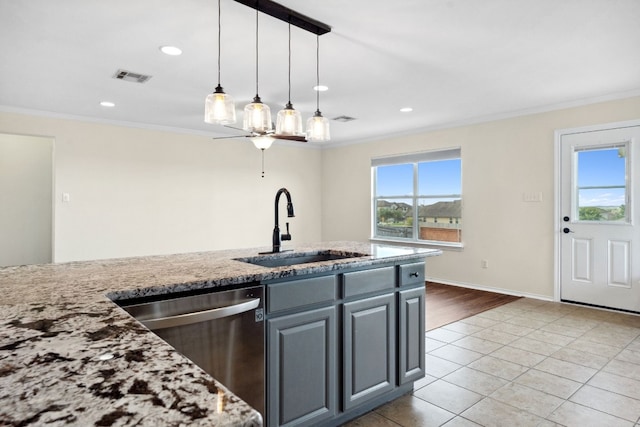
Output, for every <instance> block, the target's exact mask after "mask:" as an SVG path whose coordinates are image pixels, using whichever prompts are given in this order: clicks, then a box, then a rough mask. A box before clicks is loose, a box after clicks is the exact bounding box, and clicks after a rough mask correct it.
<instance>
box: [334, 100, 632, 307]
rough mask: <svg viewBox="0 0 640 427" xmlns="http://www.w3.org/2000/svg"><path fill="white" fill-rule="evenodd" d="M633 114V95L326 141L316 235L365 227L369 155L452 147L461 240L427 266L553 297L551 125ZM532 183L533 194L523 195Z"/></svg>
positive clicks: (349, 233)
mask: <svg viewBox="0 0 640 427" xmlns="http://www.w3.org/2000/svg"><path fill="white" fill-rule="evenodd" d="M634 119H640V98H638V97H635V98H628V99H623V100H618V101H612V102H605V103H599V104H593V105H589V106H585V107H578V108H571V109H566V110H558V111H553V112H547V113H541V114H534V115H528V116H521V117H516V118H511V119H505V120H499V121H493V122H487V123H482V124H476V125H470V126H461V127H456V128H451V129H445V130H439V131H433V132H426V133H422V134H418V135H412V136H403V137H398V138H392V139H388V140H382V141H376V142H368V143H363V144H357V145H349V146H344V147H336V148H331V149H326V150H324V151H323V153H322V177H323V204H322V212H323V215H322V230H323V238H324V239H325V240H335V239H352V240H363V239H367V238H368V237H369V236H370V228H371V219H370V218H371V214H370V213H371V171H370V165H371V164H370V161H371V158H372V157H379V156H387V155H394V154H401V153H411V152H419V151H425V150H433V149H439V148H450V147H461V148H462V175H463V176H462V191H463V200H464V201H463V224H464V225H463V232H462V235H463V241H464V249H462V250H448V251H446V252H445V254H444V255H443V256H441V257H437V258H430V259H429V261H428V263H427V273H428V275H429V276H431V277H432V278H433V279H434V280H439V281H442V282H445V283H453V284H462V285H468V286H475V287H486V288H493V289H502V290H506V291H508V292H511V293H515V294H525V295H530V296H538V297H546V298H553V291H554V236H555V234H554V190H555V188H554V131H555V130H557V129H566V128H573V127H579V126H587V125H595V124H602V123H610V122H618V121H625V120H634ZM533 192H542V194H543V200H542V202H539V203H538V202H524V201H523V194H524V193H533ZM483 259H484V260H487V261H488V263H489V268H487V269H483V268H481V260H483Z"/></svg>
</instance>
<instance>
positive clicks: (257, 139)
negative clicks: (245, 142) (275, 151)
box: [250, 136, 273, 150]
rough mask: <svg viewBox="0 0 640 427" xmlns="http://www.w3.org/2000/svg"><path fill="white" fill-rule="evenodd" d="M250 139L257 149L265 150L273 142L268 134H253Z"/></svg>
mask: <svg viewBox="0 0 640 427" xmlns="http://www.w3.org/2000/svg"><path fill="white" fill-rule="evenodd" d="M250 139H251V142H253V145H255V146H256V148H257V149H258V150H266V149H267V148H269V147H271V144H273V138H272V137H270V136H254V137H253V138H250Z"/></svg>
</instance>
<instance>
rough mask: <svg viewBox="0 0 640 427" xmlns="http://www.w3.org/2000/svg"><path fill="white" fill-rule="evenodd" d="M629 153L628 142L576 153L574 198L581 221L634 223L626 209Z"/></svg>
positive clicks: (586, 149) (578, 150) (580, 150)
mask: <svg viewBox="0 0 640 427" xmlns="http://www.w3.org/2000/svg"><path fill="white" fill-rule="evenodd" d="M628 150H629V147H628V143H622V144H617V145H614V146H611V147H597V148H590V147H586V148H581V149H576V150H575V156H576V157H575V164H576V165H577V168H576V175H577V180H576V181H577V187H576V188H575V189H574V198H575V199H576V200H577V203H576V204H575V205H576V207H577V210H578V212H577V214H578V215H577V217H578V218H579V220H580V221H602V222H622V223H627V224H628V223H630V222H631V218H630V215H629V212H628V211H627V209H626V205H627V197H628V191H627V190H628V187H629V182H628V181H629V179H630V178H629V173H628V170H629V165H628V163H627V162H628V158H627V152H628ZM575 216H576V215H574V217H575Z"/></svg>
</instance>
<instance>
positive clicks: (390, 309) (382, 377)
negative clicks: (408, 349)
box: [342, 293, 396, 411]
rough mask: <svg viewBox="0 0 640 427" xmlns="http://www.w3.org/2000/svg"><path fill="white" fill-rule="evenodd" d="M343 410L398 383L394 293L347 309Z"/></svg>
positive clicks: (345, 320) (345, 319)
mask: <svg viewBox="0 0 640 427" xmlns="http://www.w3.org/2000/svg"><path fill="white" fill-rule="evenodd" d="M343 316H344V330H343V340H344V342H343V349H344V367H343V369H344V379H343V402H342V403H343V409H344V410H345V411H346V410H349V409H351V408H353V407H355V406H357V405H359V404H361V403H363V402H366V401H367V400H369V399H372V398H374V397H376V396H379V395H381V394H384V393H386V392H388V391H390V390H392V389H393V388H394V386H395V382H396V344H395V343H396V335H395V329H396V322H395V295H394V294H393V293H390V294H385V295H381V296H377V297H372V298H367V299H363V300H359V301H354V302H349V303H345V304H344V305H343Z"/></svg>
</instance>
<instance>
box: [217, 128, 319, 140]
mask: <svg viewBox="0 0 640 427" xmlns="http://www.w3.org/2000/svg"><path fill="white" fill-rule="evenodd" d="M224 127H226V128H229V129H235V130H239V131H241V132H245V134H244V135H230V136H217V137H214V138H213V139H227V138H259V137H264V136H270V137H271V138H273V139H283V140H286V141H297V142H307V138H306V137H305V136H301V135H282V134H276V133H275V131H274V130H269V131H266V132H256V131H251V132H249V133H248V134H247V131H246V130H244V129H242V128H237V127H235V126H229V125H224Z"/></svg>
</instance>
